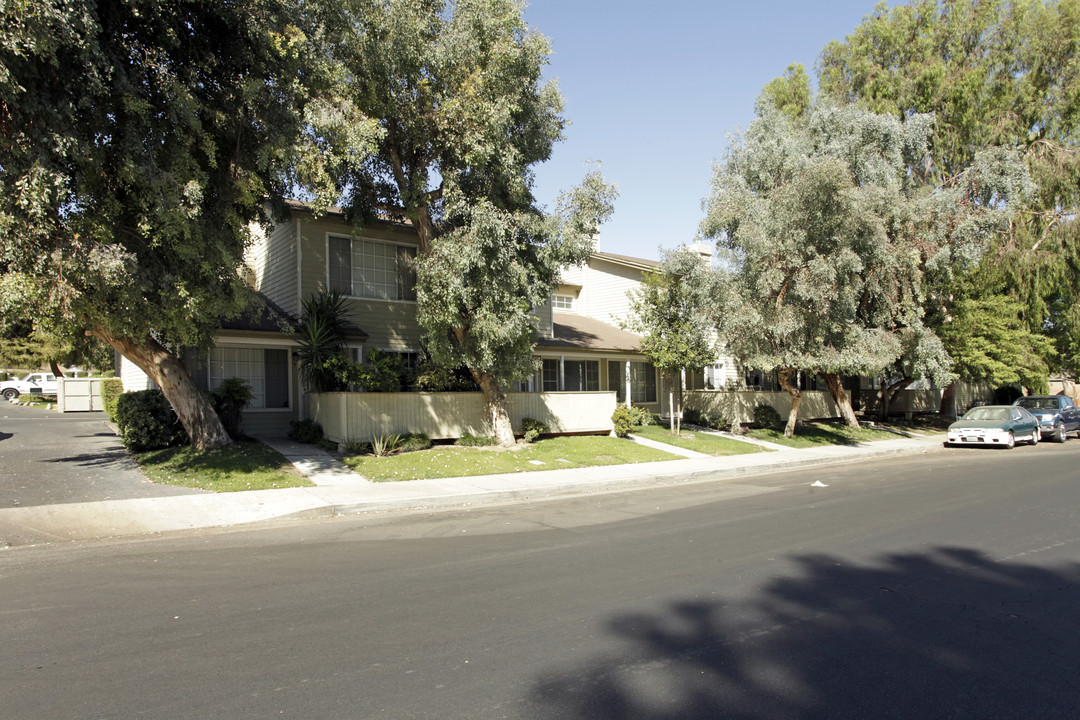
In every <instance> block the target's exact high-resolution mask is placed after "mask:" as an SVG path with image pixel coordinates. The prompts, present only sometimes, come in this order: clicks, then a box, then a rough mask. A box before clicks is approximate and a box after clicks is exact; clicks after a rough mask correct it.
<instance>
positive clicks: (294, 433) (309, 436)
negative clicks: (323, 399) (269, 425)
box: [289, 418, 323, 444]
mask: <svg viewBox="0 0 1080 720" xmlns="http://www.w3.org/2000/svg"><path fill="white" fill-rule="evenodd" d="M289 439H290V440H295V441H296V442H298V443H305V444H312V443H317V442H319V441H320V440H322V439H323V429H322V425H320V424H319V423H317V422H315V421H314V420H312V419H311V418H304V419H303V420H293V421H292V422H290V423H289Z"/></svg>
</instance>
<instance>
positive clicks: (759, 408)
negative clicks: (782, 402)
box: [754, 403, 781, 428]
mask: <svg viewBox="0 0 1080 720" xmlns="http://www.w3.org/2000/svg"><path fill="white" fill-rule="evenodd" d="M754 424H755V425H757V426H758V427H760V428H775V427H779V425H780V424H781V419H780V413H778V412H776V408H774V407H773V406H772V405H766V404H765V403H759V404H757V405H755V406H754Z"/></svg>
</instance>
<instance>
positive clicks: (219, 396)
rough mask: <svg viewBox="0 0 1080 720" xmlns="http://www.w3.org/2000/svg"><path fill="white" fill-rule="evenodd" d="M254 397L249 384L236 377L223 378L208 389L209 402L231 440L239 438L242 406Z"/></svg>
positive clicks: (242, 413)
mask: <svg viewBox="0 0 1080 720" xmlns="http://www.w3.org/2000/svg"><path fill="white" fill-rule="evenodd" d="M254 397H255V394H254V393H253V392H251V386H250V385H248V384H247V383H246V382H244V381H243V380H241V379H240V378H237V377H231V378H225V379H224V380H222V381H221V384H220V385H218V386H217V387H216V388H214V389H213V390H211V391H210V404H211V405H213V406H214V412H216V413H217V415H218V417H219V418H221V424H222V425H224V426H225V432H227V433H229V437H231V438H232V439H233V440H239V439H240V421H241V420H243V416H244V408H245V407H247V406H248V404H249V403H250V402H251V401H252V399H253V398H254Z"/></svg>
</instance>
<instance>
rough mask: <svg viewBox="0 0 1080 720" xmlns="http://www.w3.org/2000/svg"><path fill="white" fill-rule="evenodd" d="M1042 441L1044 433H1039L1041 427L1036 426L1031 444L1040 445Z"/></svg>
mask: <svg viewBox="0 0 1080 720" xmlns="http://www.w3.org/2000/svg"><path fill="white" fill-rule="evenodd" d="M1041 439H1042V433H1041V432H1039V426H1038V425H1036V426H1035V429H1034V430H1032V431H1031V444H1032V445H1038V444H1039V440H1041Z"/></svg>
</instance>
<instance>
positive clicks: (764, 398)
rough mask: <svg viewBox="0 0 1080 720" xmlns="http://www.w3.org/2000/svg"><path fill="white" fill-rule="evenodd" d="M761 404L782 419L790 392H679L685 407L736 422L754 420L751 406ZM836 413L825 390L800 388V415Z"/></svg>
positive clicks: (789, 404) (789, 403) (785, 412)
mask: <svg viewBox="0 0 1080 720" xmlns="http://www.w3.org/2000/svg"><path fill="white" fill-rule="evenodd" d="M761 404H765V405H772V406H773V407H774V408H776V412H778V413H780V417H781V418H783V419H785V420H786V419H787V416H788V413H789V412H791V396H790V395H788V394H787V393H786V392H764V391H760V390H690V391H687V392H686V393H684V394H683V406H684V408H685V409H686V410H697V411H698V412H701V413H704V414H706V415H710V416H712V417H722V418H724V419H725V420H728V421H737V422H739V423H740V424H745V423H752V422H754V408H755V407H757V406H758V405H761ZM839 414H840V412H839V410H837V408H836V403H834V402H833V399H832V396H830V395H829V393H828V392H826V391H822V390H803V393H802V402H801V403H800V404H799V417H800V418H801V419H803V420H811V419H813V418H825V417H836V416H837V415H839Z"/></svg>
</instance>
